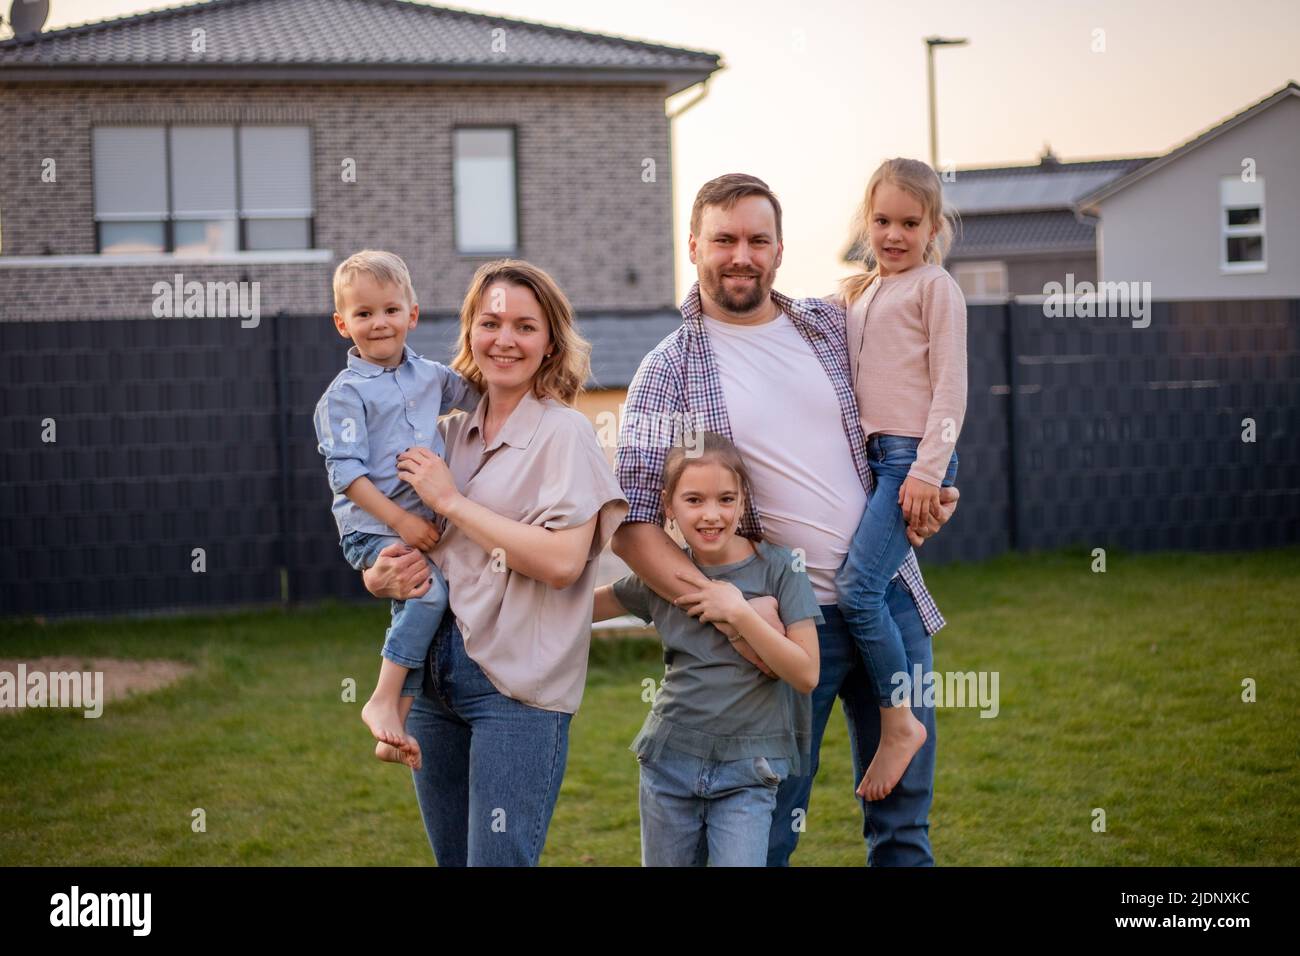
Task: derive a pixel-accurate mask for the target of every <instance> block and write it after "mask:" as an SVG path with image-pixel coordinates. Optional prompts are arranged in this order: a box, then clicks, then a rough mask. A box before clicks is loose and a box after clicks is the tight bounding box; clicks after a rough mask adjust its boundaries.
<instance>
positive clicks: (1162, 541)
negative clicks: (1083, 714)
mask: <svg viewBox="0 0 1300 956" xmlns="http://www.w3.org/2000/svg"><path fill="white" fill-rule="evenodd" d="M969 312H970V337H969V343H970V349H969V354H970V399H969V409H968V413H967V419H966V424H965V427H964V429H963V432H962V436H961V442H960V444H959V452H960V456H961V468H960V474H959V477H958V485H959V486H960V488H961V491H962V504H961V510H960V512H959V516H958V519H957V520H955V521H954V522H953V524H952V525H951V526H950V527H948V528H947V529H945V530H944V532H943V533H942V534H941V535H939V536H938V537H937V538H936V539H934V540H933V541H931V542H930V543H928V544H927V545H926V547H925V549H924V551H923V552H922V558H923V561H924V562H926V563H937V562H941V561H952V560H975V559H980V558H985V557H989V556H992V555H996V554H1000V553H1002V552H1005V551H1007V550H1009V549H1037V548H1054V547H1061V546H1070V545H1083V546H1086V547H1089V548H1091V547H1122V548H1128V549H1132V550H1147V549H1158V548H1187V549H1222V548H1258V547H1268V546H1276V545H1281V544H1287V543H1294V542H1296V541H1300V441H1297V435H1298V434H1300V428H1298V426H1300V302H1296V301H1289V300H1288V301H1280V300H1268V301H1225V302H1179V303H1157V304H1156V305H1155V306H1154V309H1153V314H1152V321H1151V324H1150V327H1149V328H1145V329H1135V328H1133V327H1132V326H1131V324H1130V322H1129V321H1128V320H1126V319H1081V318H1080V319H1051V318H1045V317H1044V315H1043V310H1042V308H1041V307H1040V306H1034V305H1019V304H1009V305H1005V306H1002V305H976V306H971V308H970V310H969ZM345 346H346V343H345V342H344V341H343V340H342V339H340V338H339V336H338V334H337V333H336V332H335V331H334V329H333V327H332V325H331V323H330V322H329V321H328V319H326V318H324V317H319V316H310V317H307V316H275V317H266V318H264V319H263V320H262V322H261V323H260V324H259V325H258V326H257V327H256V328H251V329H246V328H242V327H241V326H240V323H239V320H238V319H211V320H205V319H170V320H152V319H148V320H120V321H119V320H105V321H99V322H30V323H0V349H2V350H3V351H2V352H0V354H2V355H3V363H4V370H5V374H4V376H3V380H0V403H2V405H0V407H2V408H3V417H2V419H0V429H2V431H0V435H2V436H3V439H4V446H3V449H2V450H0V543H2V544H3V547H0V582H2V584H3V587H2V588H0V595H2V597H0V614H9V615H11V614H48V615H56V614H76V613H121V612H139V611H147V610H164V609H174V608H202V607H229V606H236V605H247V604H265V603H275V602H280V601H313V600H317V599H321V598H326V597H335V598H352V597H362V596H364V592H363V590H362V589H361V586H360V582H359V578H358V576H357V575H356V574H355V572H353V571H352V570H351V569H350V568H349V567H348V566H347V565H346V564H345V563H344V561H343V558H342V555H341V554H340V551H339V549H338V546H337V536H336V533H335V528H334V523H333V519H332V518H331V516H330V512H329V491H328V488H327V486H326V483H325V476H324V469H323V465H322V462H321V459H320V456H319V454H318V453H317V451H316V439H315V434H314V432H313V429H312V422H311V414H312V410H313V408H314V406H315V402H316V399H317V398H318V397H319V396H320V394H321V392H322V390H323V389H324V388H325V386H326V385H327V384H328V383H329V381H330V380H331V379H332V378H333V376H334V375H335V374H337V372H338V370H339V368H340V367H341V364H342V362H343V357H344V351H345ZM1012 356H1014V360H1012V358H1011V357H1012ZM1246 418H1250V419H1253V420H1254V422H1255V426H1254V428H1255V441H1254V442H1245V441H1243V440H1242V434H1243V425H1242V420H1243V419H1246ZM51 428H52V429H53V433H52V434H51V431H50V429H51ZM48 437H53V438H54V439H55V440H53V441H46V440H44V439H45V438H48ZM196 549H202V552H203V560H204V561H205V564H206V570H204V571H203V572H202V573H198V572H196V571H195V570H194V566H195V562H196V560H197V559H196V557H195V550H196Z"/></svg>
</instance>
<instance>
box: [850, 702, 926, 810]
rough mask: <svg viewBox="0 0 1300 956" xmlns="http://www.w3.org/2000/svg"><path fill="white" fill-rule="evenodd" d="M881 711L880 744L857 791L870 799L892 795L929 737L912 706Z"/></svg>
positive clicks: (881, 798) (859, 794) (861, 795)
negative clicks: (914, 714) (908, 766)
mask: <svg viewBox="0 0 1300 956" xmlns="http://www.w3.org/2000/svg"><path fill="white" fill-rule="evenodd" d="M880 710H881V713H880V716H881V726H880V745H879V746H878V747H877V748H876V755H875V757H873V758H872V759H871V766H869V767H867V772H866V773H865V774H863V775H862V782H861V783H860V784H858V791H857V793H858V796H860V797H865V798H866V799H868V800H883V799H885V797H887V796H889V794H890V792H891V791H892V790H893V789H894V787H896V786H897V785H898V781H899V780H900V779H901V778H902V776H903V772H904V771H905V770H907V765H908V764H909V763H911V762H912V758H913V757H915V756H916V752H917V751H918V750H920V749H921V747H923V746H924V745H925V738H926V737H927V736H928V734H926V732H925V725H924V724H922V723H921V722H920V721H919V720H917V719H916V717H914V716H913V715H912V711H911V708H909V707H882V708H881V709H880ZM890 711H892V713H890Z"/></svg>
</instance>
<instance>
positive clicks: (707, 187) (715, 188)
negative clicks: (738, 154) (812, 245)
mask: <svg viewBox="0 0 1300 956" xmlns="http://www.w3.org/2000/svg"><path fill="white" fill-rule="evenodd" d="M746 196H762V197H764V198H765V199H766V200H767V201H768V202H770V203H771V204H772V209H773V211H774V212H775V213H776V241H777V242H780V241H781V203H780V202H779V201H777V198H776V193H774V192H772V190H771V188H770V187H769V186H768V185H767V183H765V182H763V180H761V179H759V178H758V177H757V176H750V175H749V174H748V173H727V174H726V175H725V176H719V177H718V178H717V179H710V180H709V181H708V182H707V183H705V184H704V185H703V186H701V187H700V191H699V192H698V193H696V194H695V205H693V206H692V207H691V235H693V236H697V237H698V236H699V234H700V226H701V225H702V224H703V222H704V207H705V206H721V207H722V208H723V209H730V208H732V207H733V206H735V205H736V203H737V202H739V201H740V200H742V199H744V198H745V197H746Z"/></svg>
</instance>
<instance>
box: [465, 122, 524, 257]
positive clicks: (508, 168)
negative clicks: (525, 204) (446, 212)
mask: <svg viewBox="0 0 1300 956" xmlns="http://www.w3.org/2000/svg"><path fill="white" fill-rule="evenodd" d="M452 145H453V156H454V161H455V168H454V170H453V186H454V188H455V192H456V203H455V223H456V251H457V252H459V253H462V254H465V255H499V254H503V253H513V252H516V251H517V250H518V248H519V233H518V224H519V216H518V208H519V207H518V196H517V194H516V188H515V187H516V176H515V131H514V130H513V129H510V128H496V129H482V128H468V129H457V130H455V131H454V132H453V134H452Z"/></svg>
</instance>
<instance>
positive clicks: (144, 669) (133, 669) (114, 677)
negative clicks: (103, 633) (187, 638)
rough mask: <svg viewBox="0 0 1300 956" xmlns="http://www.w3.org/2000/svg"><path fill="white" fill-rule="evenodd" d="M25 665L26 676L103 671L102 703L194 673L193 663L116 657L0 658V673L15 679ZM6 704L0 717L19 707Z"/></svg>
mask: <svg viewBox="0 0 1300 956" xmlns="http://www.w3.org/2000/svg"><path fill="white" fill-rule="evenodd" d="M20 663H21V664H24V665H26V673H27V674H29V675H30V674H33V673H41V674H46V675H49V674H51V673H72V672H79V673H86V672H90V673H91V674H94V673H96V672H102V673H103V675H104V702H105V703H108V702H111V701H115V700H121V699H122V698H123V697H128V696H130V695H131V694H147V693H149V692H150V691H155V690H158V689H159V688H160V687H166V686H167V685H168V684H171V683H174V682H176V681H178V680H180V679H181V678H183V677H186V676H188V675H190V674H192V673H194V670H195V668H194V666H193V665H192V664H182V663H181V662H180V661H164V660H121V659H119V658H116V657H35V658H25V659H21V660H20V659H18V658H0V673H7V674H12V675H13V680H15V681H16V680H17V679H18V673H19V669H18V665H19V664H20ZM16 690H17V692H18V694H20V695H21V694H25V693H26V688H25V687H23V686H22V685H19V686H18V687H17V688H16ZM7 704H8V701H3V702H0V714H8V713H17V712H18V711H19V710H20V709H26V708H18V707H10V706H7Z"/></svg>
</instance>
